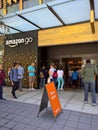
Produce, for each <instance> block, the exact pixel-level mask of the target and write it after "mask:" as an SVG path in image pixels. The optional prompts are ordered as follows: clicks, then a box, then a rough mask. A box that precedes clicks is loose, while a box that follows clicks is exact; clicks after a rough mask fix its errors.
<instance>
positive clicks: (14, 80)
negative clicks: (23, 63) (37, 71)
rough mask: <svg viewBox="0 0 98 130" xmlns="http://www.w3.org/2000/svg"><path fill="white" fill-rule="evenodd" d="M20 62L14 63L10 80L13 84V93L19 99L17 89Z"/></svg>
mask: <svg viewBox="0 0 98 130" xmlns="http://www.w3.org/2000/svg"><path fill="white" fill-rule="evenodd" d="M18 66H19V65H18V63H16V62H15V63H14V66H13V67H12V69H11V71H10V81H11V84H12V91H11V93H12V95H13V97H14V98H16V99H17V97H16V94H15V91H16V90H17V89H18Z"/></svg>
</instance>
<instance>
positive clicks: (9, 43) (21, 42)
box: [6, 37, 34, 47]
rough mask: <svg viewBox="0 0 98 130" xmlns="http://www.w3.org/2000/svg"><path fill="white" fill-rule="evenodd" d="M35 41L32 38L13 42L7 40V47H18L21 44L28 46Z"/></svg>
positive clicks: (13, 40)
mask: <svg viewBox="0 0 98 130" xmlns="http://www.w3.org/2000/svg"><path fill="white" fill-rule="evenodd" d="M33 41H34V39H33V38H32V37H26V38H19V39H12V40H6V45H8V46H9V47H16V46H18V45H20V44H25V45H28V44H30V43H32V42H33Z"/></svg>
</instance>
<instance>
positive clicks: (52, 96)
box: [38, 82, 62, 117]
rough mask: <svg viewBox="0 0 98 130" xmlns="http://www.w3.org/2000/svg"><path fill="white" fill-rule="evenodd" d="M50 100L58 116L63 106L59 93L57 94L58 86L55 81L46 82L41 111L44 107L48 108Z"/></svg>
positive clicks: (54, 113)
mask: <svg viewBox="0 0 98 130" xmlns="http://www.w3.org/2000/svg"><path fill="white" fill-rule="evenodd" d="M48 100H50V104H51V107H52V111H53V115H54V117H56V116H57V115H58V114H59V113H60V112H61V111H62V107H61V104H60V101H59V98H58V94H57V91H56V88H55V85H54V83H53V82H51V83H49V84H46V86H45V88H44V92H43V96H42V100H41V105H40V109H39V113H40V112H41V111H42V110H43V109H45V108H47V106H48ZM38 115H39V114H38Z"/></svg>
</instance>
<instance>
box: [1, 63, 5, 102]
mask: <svg viewBox="0 0 98 130" xmlns="http://www.w3.org/2000/svg"><path fill="white" fill-rule="evenodd" d="M4 78H5V73H4V71H3V69H2V65H1V64H0V100H3V99H4V98H3V81H4Z"/></svg>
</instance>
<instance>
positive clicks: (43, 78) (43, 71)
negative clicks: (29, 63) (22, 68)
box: [39, 66, 47, 88]
mask: <svg viewBox="0 0 98 130" xmlns="http://www.w3.org/2000/svg"><path fill="white" fill-rule="evenodd" d="M39 77H40V83H39V88H43V87H44V86H45V83H46V79H47V70H46V67H45V66H43V67H42V69H41V71H40V74H39Z"/></svg>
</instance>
